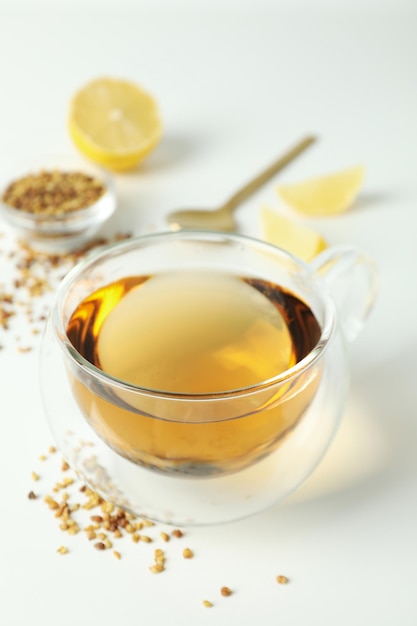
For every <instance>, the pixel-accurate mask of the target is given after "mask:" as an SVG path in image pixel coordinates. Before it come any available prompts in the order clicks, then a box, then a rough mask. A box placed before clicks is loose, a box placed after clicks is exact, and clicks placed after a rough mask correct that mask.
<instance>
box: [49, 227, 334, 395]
mask: <svg viewBox="0 0 417 626" xmlns="http://www.w3.org/2000/svg"><path fill="white" fill-rule="evenodd" d="M197 237H198V238H200V239H202V240H205V241H212V242H214V241H220V240H229V241H234V242H235V243H241V244H246V245H248V244H249V245H251V246H252V247H256V248H258V249H260V250H264V251H266V252H269V253H272V254H275V255H277V254H278V255H281V256H282V257H284V258H287V259H290V260H291V261H292V262H293V263H295V264H296V265H298V266H299V267H300V268H301V269H303V270H304V271H307V272H309V273H310V274H311V276H312V277H316V276H317V275H316V274H315V273H314V271H313V270H312V268H311V267H310V266H309V265H308V263H305V262H304V261H302V260H301V259H299V258H297V257H295V256H294V255H292V254H291V253H290V252H288V251H286V250H284V249H283V248H279V247H277V246H274V245H272V244H269V243H266V242H264V241H261V240H259V239H256V238H254V237H250V236H247V235H241V234H234V233H225V232H224V233H223V232H216V231H207V230H183V231H175V232H172V231H166V232H159V233H152V234H146V235H140V236H137V237H132V238H130V239H128V240H124V241H118V242H115V243H112V244H108V245H105V246H103V247H101V248H99V249H98V250H96V251H93V252H91V253H90V254H89V255H88V256H87V257H86V258H85V259H83V260H81V261H79V262H78V263H77V265H76V266H75V267H74V268H73V269H72V270H70V272H69V273H68V274H67V275H66V276H65V278H64V279H63V281H62V283H61V285H60V287H59V289H58V292H57V296H56V300H55V304H54V305H53V308H52V310H51V314H50V322H51V323H52V327H53V332H54V334H55V336H56V338H57V340H58V343H59V345H60V347H61V349H62V350H63V351H64V353H65V355H66V356H68V357H69V358H70V359H71V361H72V362H73V363H75V365H76V366H77V367H79V368H81V369H82V370H83V371H85V372H86V373H87V374H89V375H90V376H92V377H94V378H95V379H96V380H98V381H100V382H102V383H105V384H107V385H109V384H110V385H111V386H112V387H117V388H119V389H120V390H122V391H127V392H130V393H136V394H142V395H147V396H152V397H157V398H163V399H172V400H182V401H185V400H192V401H208V400H220V399H223V400H225V399H232V398H235V397H241V396H245V395H249V394H253V393H256V392H257V391H262V390H265V389H268V388H272V387H274V386H276V385H281V384H283V383H288V382H289V381H290V380H291V379H293V378H296V377H297V376H299V375H300V374H301V372H304V371H306V370H307V369H308V368H310V367H311V366H312V365H313V364H314V363H316V362H317V361H318V360H319V359H320V358H321V356H322V355H323V353H324V351H325V350H326V348H327V346H328V344H329V341H330V339H331V337H332V336H333V333H334V330H335V325H336V317H335V307H334V304H333V301H332V299H331V298H330V296H329V295H328V294H327V293H326V292H323V293H320V299H321V300H322V302H323V305H324V319H323V324H322V325H321V335H320V338H319V340H318V342H317V344H316V346H315V347H314V348H313V349H312V350H311V351H310V352H309V353H308V354H307V355H306V356H305V357H304V358H303V359H301V360H300V361H298V362H297V363H295V364H294V365H293V366H292V367H290V368H288V369H287V370H285V371H284V372H281V373H280V374H277V375H276V376H273V377H271V378H269V379H266V380H263V381H260V382H258V383H255V384H253V385H249V386H246V387H240V388H235V389H229V390H224V391H213V392H205V393H186V392H177V391H168V390H163V389H154V388H149V387H141V386H139V385H134V384H131V383H129V382H127V381H124V380H122V379H119V378H116V377H114V376H111V375H110V374H108V373H106V372H104V371H103V370H101V369H100V368H98V367H97V366H95V365H93V363H91V362H90V361H88V360H87V359H86V358H85V357H83V356H82V355H81V354H80V353H79V352H78V351H77V350H76V349H75V348H74V346H73V345H72V344H71V342H70V340H69V338H68V336H67V333H66V328H65V327H64V324H63V321H62V316H61V315H60V311H61V308H62V305H63V301H64V298H65V294H66V292H67V289H68V287H70V286H71V285H72V284H73V283H74V281H75V280H76V279H77V278H78V277H79V276H81V275H82V274H83V272H84V271H85V270H87V269H88V268H90V267H92V266H93V265H95V264H96V263H98V262H100V261H101V260H102V259H104V258H109V257H111V256H118V255H119V254H122V253H124V252H126V251H129V250H132V249H134V248H136V247H137V246H138V245H140V244H141V243H144V244H145V243H147V242H152V241H155V242H156V241H163V240H167V239H173V240H174V239H179V238H180V239H181V240H195V239H196V238H197Z"/></svg>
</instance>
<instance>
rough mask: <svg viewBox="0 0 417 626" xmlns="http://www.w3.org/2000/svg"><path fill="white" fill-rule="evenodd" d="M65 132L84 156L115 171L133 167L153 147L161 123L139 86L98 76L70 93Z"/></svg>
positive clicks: (157, 138) (148, 95)
mask: <svg viewBox="0 0 417 626" xmlns="http://www.w3.org/2000/svg"><path fill="white" fill-rule="evenodd" d="M69 133H70V136H71V138H72V140H73V142H74V144H75V145H76V146H77V148H78V149H79V150H80V152H81V153H82V154H83V155H84V156H85V157H87V158H88V159H90V160H92V161H94V162H95V163H99V164H100V165H103V166H104V167H106V168H108V169H110V170H115V171H119V170H128V169H132V168H134V167H135V166H136V165H137V164H138V163H140V161H142V159H143V158H144V157H145V156H146V155H147V154H149V152H151V150H153V149H154V148H155V146H156V145H157V143H158V141H159V139H160V137H161V134H162V123H161V119H160V115H159V111H158V106H157V103H156V101H155V100H154V98H153V97H152V96H151V95H150V94H148V93H147V92H146V91H144V90H143V89H142V88H141V87H139V86H138V85H136V84H134V83H132V82H129V81H127V80H119V79H114V78H98V79H96V80H93V81H91V82H90V83H88V84H87V85H85V86H84V87H83V88H82V89H80V90H79V91H78V92H77V93H76V94H75V95H74V97H73V99H72V101H71V104H70V112H69Z"/></svg>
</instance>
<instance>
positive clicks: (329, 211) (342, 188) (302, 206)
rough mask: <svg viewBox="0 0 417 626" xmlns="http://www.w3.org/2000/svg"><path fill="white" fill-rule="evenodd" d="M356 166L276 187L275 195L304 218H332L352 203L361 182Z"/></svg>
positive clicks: (359, 169)
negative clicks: (305, 216) (306, 216)
mask: <svg viewBox="0 0 417 626" xmlns="http://www.w3.org/2000/svg"><path fill="white" fill-rule="evenodd" d="M364 174H365V172H364V168H363V167H362V166H360V165H358V166H356V167H351V168H348V169H345V170H343V171H340V172H336V173H334V174H328V175H327V176H320V177H317V178H312V179H309V180H306V181H304V182H300V183H295V184H292V185H280V186H279V187H278V195H279V196H280V198H281V199H282V200H283V201H284V202H285V203H286V204H287V205H288V206H290V207H291V208H292V209H296V210H297V211H300V212H301V213H306V214H307V215H335V214H337V213H342V212H343V211H346V210H347V209H348V208H349V207H350V206H351V205H352V204H353V202H354V200H355V198H356V196H357V194H358V192H359V190H360V188H361V186H362V183H363V179H364Z"/></svg>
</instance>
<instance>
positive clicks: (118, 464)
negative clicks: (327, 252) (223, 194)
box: [42, 231, 372, 523]
mask: <svg viewBox="0 0 417 626" xmlns="http://www.w3.org/2000/svg"><path fill="white" fill-rule="evenodd" d="M334 258H336V257H334ZM343 258H346V255H344V257H343ZM353 262H354V263H356V265H358V262H357V259H356V257H355V260H354V261H353ZM328 263H329V261H328V259H327V260H326V268H327V266H328ZM330 265H332V264H330ZM365 266H366V267H367V268H368V265H366V264H365ZM317 269H318V268H317ZM317 269H316V270H315V271H313V270H312V269H311V268H310V267H309V266H308V265H306V264H304V263H303V262H301V261H299V260H298V259H296V258H295V257H292V256H291V255H289V254H288V253H286V252H284V251H283V250H280V249H278V248H275V247H273V246H270V245H268V244H264V243H263V242H260V241H257V240H254V239H250V238H247V237H242V236H239V235H229V234H222V233H207V232H192V231H183V232H178V233H166V234H160V235H151V236H147V237H141V238H138V239H136V240H129V241H128V242H123V243H118V244H115V245H113V246H109V247H108V248H106V249H104V250H103V251H102V252H101V253H99V254H98V255H93V256H92V257H91V258H90V259H88V260H86V261H84V262H83V263H81V264H80V265H79V266H78V267H77V268H75V269H74V270H73V271H72V272H71V273H70V274H69V275H68V277H67V278H66V279H65V280H64V282H63V284H62V286H61V288H60V292H59V294H58V298H57V302H56V305H55V307H54V310H53V312H52V316H51V320H50V322H49V324H48V330H47V333H46V336H45V341H44V349H43V357H42V367H43V373H42V386H43V390H44V399H45V406H46V410H47V414H48V416H49V420H50V423H51V426H52V428H53V430H54V432H55V435H56V438H57V441H58V444H59V445H60V447H61V449H62V451H63V452H64V455H65V456H66V457H67V459H68V461H69V462H70V464H72V465H73V466H75V468H76V469H77V471H79V472H80V473H81V474H82V475H83V477H84V478H85V480H86V481H87V482H89V484H91V485H92V486H93V487H94V488H96V489H98V490H99V491H100V492H102V493H103V494H104V495H105V496H106V497H109V494H110V498H113V500H114V501H116V502H118V503H119V504H122V505H124V506H125V507H126V508H128V509H130V510H132V511H133V512H135V513H138V514H145V515H146V516H148V517H151V518H156V519H163V520H164V521H168V522H169V521H172V522H173V523H202V522H213V521H225V520H229V519H235V518H237V517H242V516H244V515H247V514H249V513H252V512H256V510H260V509H262V508H265V507H266V506H269V505H270V504H272V503H273V502H274V501H276V500H278V499H280V498H281V497H282V496H283V495H285V493H287V492H288V491H290V490H291V489H293V488H294V487H295V486H296V485H297V484H299V482H301V481H302V480H303V479H304V478H305V477H306V476H307V475H308V473H309V472H310V471H311V470H312V468H313V467H314V465H315V464H316V463H317V462H318V460H319V458H320V457H321V455H322V454H323V452H324V450H325V449H326V447H327V445H328V443H329V441H330V440H331V437H332V434H333V433H334V431H335V428H336V425H337V423H338V420H339V418H340V415H341V412H342V408H343V405H344V402H345V398H346V390H347V382H346V381H347V364H346V358H345V351H344V340H343V332H341V331H340V329H339V328H338V326H337V322H336V316H335V306H334V303H333V301H332V299H331V297H330V295H329V293H328V290H327V289H326V287H325V285H324V283H323V282H322V279H321V277H320V276H319V273H318V271H317ZM367 274H368V275H370V276H371V275H372V272H370V271H368V272H367ZM58 346H59V347H60V350H58V351H57V350H56V349H55V348H56V347H58ZM52 364H54V365H52ZM51 368H53V370H54V373H55V375H56V377H57V378H56V381H57V385H56V388H54V390H52V387H51V385H50V384H49V382H50V375H51V374H50V373H51ZM48 377H49V381H48ZM57 388H59V389H61V391H62V390H63V388H65V391H62V393H64V394H65V396H66V397H69V399H70V408H68V409H67V411H66V415H65V417H62V410H61V417H57V406H56V404H57V398H56V395H57V393H56V389H57ZM61 397H62V395H61ZM65 429H67V430H65ZM68 432H72V433H75V440H74V438H72V437H69V436H68ZM77 438H78V439H77ZM81 441H83V442H85V441H89V442H90V443H91V446H92V447H93V448H94V450H95V452H97V454H95V455H94V459H95V460H94V462H92V461H91V449H92V448H91V446H90V448H89V450H88V451H87V452H86V450H85V449H84V448H83V446H82V445H80V442H81ZM87 453H88V454H90V457H88V458H87V456H86V454H87ZM97 476H99V477H100V480H99V481H98V480H97ZM103 477H104V478H103Z"/></svg>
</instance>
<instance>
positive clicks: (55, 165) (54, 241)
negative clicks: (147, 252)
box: [0, 156, 116, 252]
mask: <svg viewBox="0 0 417 626" xmlns="http://www.w3.org/2000/svg"><path fill="white" fill-rule="evenodd" d="M52 170H59V171H62V172H80V173H82V174H87V175H89V176H93V177H94V178H95V179H97V180H99V181H100V182H101V183H102V184H103V185H104V187H105V189H106V191H105V193H104V194H103V195H102V196H101V197H100V198H99V199H98V200H97V201H96V202H94V203H93V204H90V205H89V206H87V207H85V208H81V209H78V210H74V211H71V212H69V211H67V212H64V213H62V214H54V215H42V214H39V213H31V212H29V211H25V210H22V209H17V208H14V207H12V206H10V205H8V204H6V203H4V202H3V201H2V200H1V198H2V197H3V194H4V192H5V191H6V189H7V187H8V186H9V185H10V184H11V183H12V182H14V181H16V180H18V179H20V178H23V177H24V176H26V175H28V174H38V173H40V172H41V171H52ZM0 183H1V185H0V189H1V191H0V217H1V218H2V219H3V220H4V221H6V222H7V223H8V224H9V225H10V226H12V228H13V229H14V231H15V232H16V234H17V236H18V237H19V238H20V239H22V240H24V241H26V242H27V243H28V244H29V245H30V246H31V247H33V248H35V249H38V250H42V251H46V252H67V251H70V250H74V249H77V248H79V247H82V246H83V245H84V244H86V243H87V242H88V241H89V240H91V239H92V237H93V236H94V235H95V234H96V233H97V231H98V230H99V229H100V228H101V226H102V225H103V224H104V222H106V221H107V220H108V219H109V217H110V216H111V215H112V214H113V213H114V211H115V209H116V192H115V187H114V183H113V179H112V177H111V176H110V175H109V174H108V173H107V172H106V171H104V170H103V169H101V168H99V167H97V166H95V165H93V164H92V163H89V162H88V161H85V160H83V159H81V158H77V157H70V156H49V157H43V158H42V157H38V158H36V159H32V160H26V161H23V162H21V163H19V164H17V165H16V166H14V167H12V168H11V169H10V170H9V171H8V172H7V173H4V174H3V175H2V176H1V180H0Z"/></svg>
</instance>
